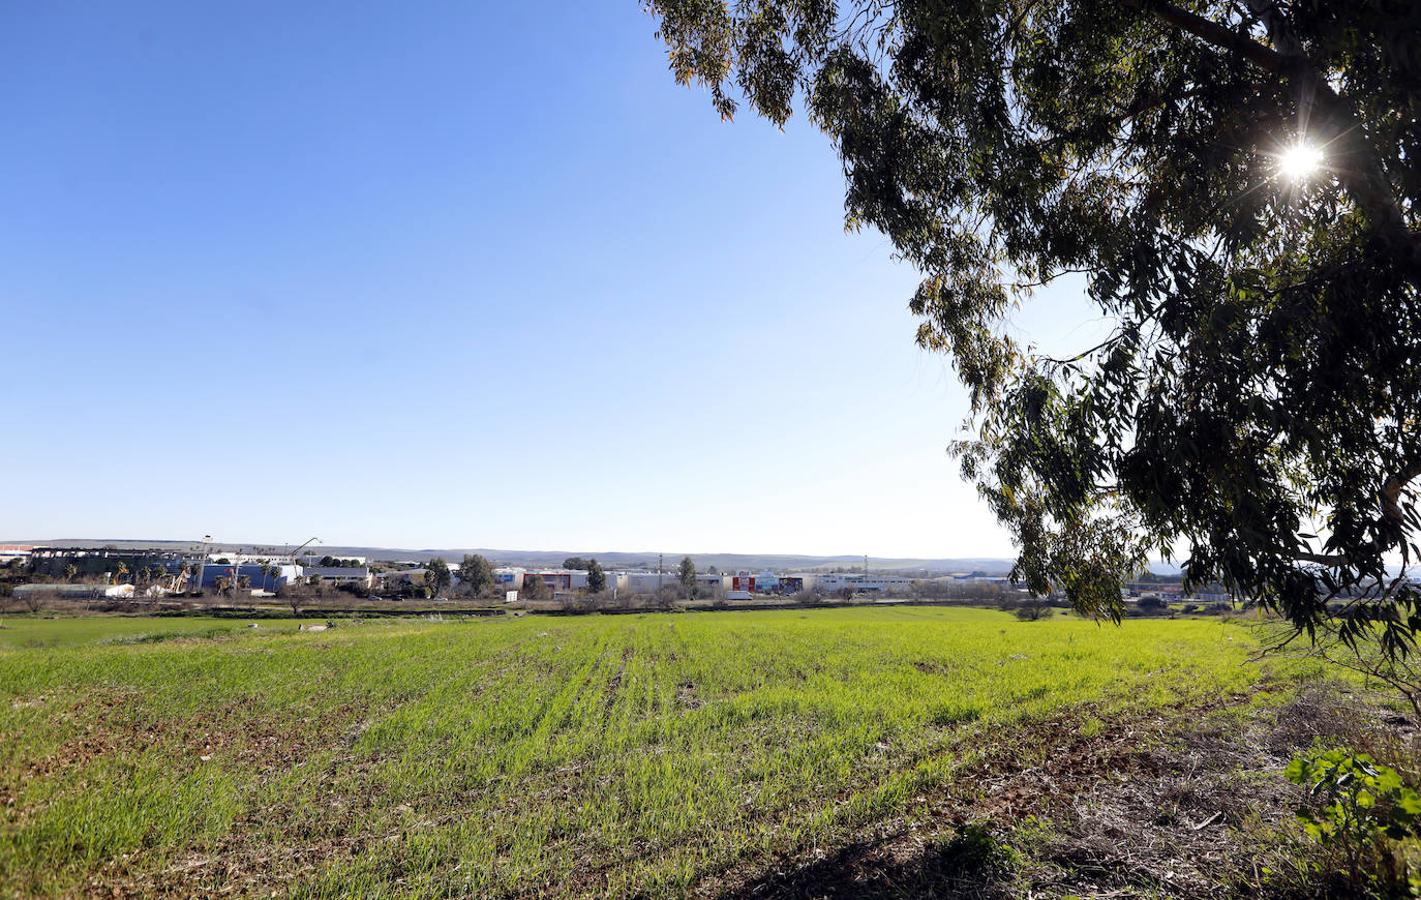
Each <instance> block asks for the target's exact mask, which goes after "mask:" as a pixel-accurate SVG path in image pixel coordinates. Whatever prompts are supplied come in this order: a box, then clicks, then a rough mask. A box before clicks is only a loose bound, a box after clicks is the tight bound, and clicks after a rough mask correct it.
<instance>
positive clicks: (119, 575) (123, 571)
mask: <svg viewBox="0 0 1421 900" xmlns="http://www.w3.org/2000/svg"><path fill="white" fill-rule="evenodd" d="M127 574H128V563H126V562H124V561H123V560H119V561H118V566H117V567H115V568H114V577H113V583H114V584H119V583H121V582H122V581H123V576H125V575H127Z"/></svg>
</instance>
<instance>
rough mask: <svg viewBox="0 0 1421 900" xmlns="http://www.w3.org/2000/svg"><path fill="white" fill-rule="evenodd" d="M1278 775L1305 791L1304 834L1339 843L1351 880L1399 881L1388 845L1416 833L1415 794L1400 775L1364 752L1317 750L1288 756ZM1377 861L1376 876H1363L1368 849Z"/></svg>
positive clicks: (1420, 812) (1401, 874) (1419, 819)
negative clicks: (1307, 802) (1286, 763)
mask: <svg viewBox="0 0 1421 900" xmlns="http://www.w3.org/2000/svg"><path fill="white" fill-rule="evenodd" d="M1284 774H1285V775H1286V776H1287V778H1288V780H1289V781H1291V782H1293V783H1294V784H1297V785H1301V786H1302V787H1303V788H1305V789H1306V790H1307V792H1308V796H1309V799H1310V803H1309V804H1307V805H1304V806H1303V807H1301V808H1300V809H1299V810H1298V818H1299V819H1300V820H1301V821H1302V823H1303V827H1304V828H1305V829H1306V830H1307V833H1308V834H1309V835H1311V836H1312V837H1313V838H1314V839H1315V840H1317V841H1318V842H1319V843H1321V844H1322V845H1324V846H1335V847H1337V848H1339V849H1340V850H1341V851H1342V853H1343V855H1344V857H1345V858H1346V860H1347V874H1348V876H1349V878H1351V880H1352V882H1353V884H1355V885H1361V884H1362V883H1363V882H1364V881H1376V880H1378V879H1382V880H1385V881H1386V882H1387V885H1386V886H1387V887H1397V886H1402V885H1405V884H1406V882H1407V881H1408V878H1407V873H1406V872H1405V871H1404V869H1405V866H1404V865H1398V862H1397V858H1398V857H1397V853H1396V852H1395V850H1396V848H1394V847H1393V846H1392V844H1391V842H1392V841H1400V840H1402V839H1404V838H1408V837H1417V836H1421V795H1418V794H1417V792H1416V791H1415V790H1413V789H1412V788H1410V787H1407V786H1406V785H1405V784H1403V783H1402V780H1401V776H1400V775H1399V774H1397V771H1396V770H1395V769H1393V768H1391V767H1390V766H1384V765H1382V764H1381V763H1378V762H1377V761H1376V760H1374V759H1372V757H1371V756H1369V755H1368V754H1366V753H1351V752H1348V751H1346V750H1322V751H1315V752H1313V753H1310V754H1304V755H1301V756H1296V757H1294V758H1293V760H1292V762H1290V763H1288V768H1287V769H1286V770H1285V772H1284ZM1369 851H1370V852H1371V853H1373V854H1375V857H1376V858H1377V859H1378V860H1379V861H1380V862H1381V863H1382V866H1380V867H1379V868H1381V869H1382V871H1381V872H1380V874H1379V875H1376V876H1370V877H1367V878H1364V877H1363V874H1362V869H1363V862H1364V859H1365V857H1366V855H1367V854H1368V852H1369Z"/></svg>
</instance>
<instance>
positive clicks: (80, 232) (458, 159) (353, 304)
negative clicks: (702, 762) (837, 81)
mask: <svg viewBox="0 0 1421 900" xmlns="http://www.w3.org/2000/svg"><path fill="white" fill-rule="evenodd" d="M654 29H655V23H654V21H653V20H652V19H650V18H649V17H647V16H646V15H645V14H643V13H642V12H641V10H640V9H639V7H638V4H637V3H636V2H635V0H603V2H597V3H573V2H568V3H562V4H556V5H555V4H552V3H544V4H508V3H490V4H475V3H469V2H427V3H420V4H396V3H393V2H388V3H356V4H351V3H348V2H342V3H335V2H305V3H300V4H291V3H275V2H266V3H262V2H246V3H240V4H238V3H200V4H194V3H178V2H163V3H158V2H146V3H145V2H132V3H124V4H92V3H71V2H62V0H45V2H11V3H8V4H5V5H4V6H3V7H0V59H3V60H4V62H3V67H4V77H3V78H0V127H3V133H4V134H5V135H6V137H5V139H4V140H3V141H0V304H3V309H4V310H5V317H4V318H5V321H6V323H7V326H8V330H9V338H10V339H9V340H7V341H6V350H5V353H4V355H3V357H0V376H3V382H4V384H5V385H6V394H7V397H8V398H9V405H10V416H9V420H10V422H11V426H12V427H11V429H9V430H8V435H7V438H6V441H5V444H6V454H5V458H6V460H7V466H6V468H7V470H8V471H9V473H10V475H11V478H10V479H8V480H9V481H10V484H9V486H8V488H7V492H6V494H7V496H6V503H5V504H4V511H3V512H0V538H47V537H61V536H85V537H140V538H175V539H179V538H191V537H195V536H200V535H202V534H212V535H213V536H214V537H216V538H217V539H219V540H224V541H252V542H255V541H275V542H281V541H300V540H304V539H305V538H306V537H309V536H310V535H312V534H315V535H319V536H320V537H321V538H322V539H324V540H325V541H326V542H327V543H332V544H384V545H392V546H405V547H429V546H440V547H449V546H492V547H508V548H513V547H517V548H528V549H535V548H549V549H552V548H566V549H573V550H593V551H595V550H598V549H622V550H666V551H668V552H685V551H702V552H711V551H717V552H730V551H740V552H776V551H778V552H803V553H870V554H874V555H879V556H968V555H1009V554H1010V552H1011V547H1010V543H1009V541H1008V540H1007V538H1006V536H1005V534H1004V533H1003V532H1002V531H1001V530H1000V529H999V528H998V527H997V526H996V525H995V524H994V523H993V522H992V521H991V519H990V516H989V515H988V514H987V513H986V511H985V509H984V508H983V507H982V506H981V504H980V503H979V502H978V501H977V500H976V498H975V495H974V493H973V491H972V489H971V488H970V487H969V486H967V485H965V484H962V483H960V482H959V480H958V478H957V474H956V469H955V466H954V464H953V463H952V462H951V461H950V460H949V459H948V458H947V456H946V454H945V453H944V447H945V446H946V445H947V443H948V442H949V441H950V440H951V439H953V437H954V436H955V435H956V428H957V426H958V425H959V424H960V422H961V421H962V418H963V416H964V415H965V413H966V403H965V397H964V394H963V392H962V391H961V390H960V389H959V388H958V386H957V385H956V382H955V379H954V377H953V376H952V373H951V370H950V368H949V365H948V362H947V360H946V359H944V358H941V357H936V356H932V355H929V354H925V353H922V352H920V351H918V350H917V349H916V348H915V347H914V345H913V342H912V335H913V330H914V327H915V322H914V320H913V318H912V317H911V316H910V315H909V314H908V312H907V311H906V300H907V297H908V296H909V294H910V292H911V289H912V286H913V284H914V282H915V280H916V279H915V276H914V274H913V272H912V271H911V270H909V269H908V268H907V267H905V266H902V265H899V264H895V263H894V262H893V261H892V260H891V248H890V247H889V245H888V243H887V241H886V240H885V239H884V238H883V237H882V236H881V235H878V234H876V233H866V234H858V235H846V234H845V233H844V231H843V228H842V210H841V200H842V196H843V185H842V178H841V172H840V168H839V164H838V161H837V159H836V158H835V157H834V155H833V153H832V150H831V148H830V146H829V145H828V142H827V141H826V140H825V139H824V138H823V136H822V135H820V134H819V133H817V132H815V131H814V130H813V129H812V128H810V127H809V126H808V125H807V124H806V123H805V122H804V121H803V120H796V121H795V122H793V123H792V124H791V126H790V127H789V128H787V129H786V130H785V131H784V132H780V131H778V130H776V129H774V128H773V127H771V126H769V125H767V124H766V123H764V122H762V121H758V120H755V119H753V118H751V117H750V116H749V115H748V114H747V115H744V116H742V117H741V118H740V119H738V120H737V121H736V122H735V123H733V124H724V123H722V122H720V121H719V120H718V119H717V117H716V116H715V114H714V113H713V112H712V110H711V109H710V106H709V103H708V102H707V100H706V98H705V96H704V94H702V93H700V92H696V91H688V90H686V89H683V88H679V87H677V86H676V85H675V84H674V83H673V82H672V80H671V77H670V75H669V74H668V73H667V71H666V66H665V57H664V53H663V50H662V48H661V47H660V45H659V44H658V43H657V42H656V41H655V39H654V38H653V31H654ZM1057 293H1058V296H1054V297H1048V298H1047V299H1048V301H1050V302H1048V303H1047V304H1046V306H1045V308H1046V310H1047V311H1046V312H1045V313H1043V314H1036V316H1035V318H1033V319H1031V320H1029V321H1030V322H1031V324H1032V325H1033V326H1034V327H1035V328H1037V329H1039V330H1041V331H1042V332H1043V333H1044V334H1045V335H1046V336H1047V337H1048V338H1052V339H1063V340H1065V341H1066V343H1068V344H1071V345H1074V344H1075V343H1076V342H1077V341H1076V338H1077V337H1079V339H1080V343H1081V345H1082V346H1085V345H1088V343H1089V342H1088V340H1087V339H1088V338H1089V337H1090V334H1091V333H1093V332H1090V328H1089V326H1087V328H1086V329H1085V331H1084V332H1076V331H1070V332H1067V331H1065V325H1064V324H1063V323H1066V322H1068V321H1072V313H1074V314H1078V313H1079V302H1078V301H1077V300H1076V299H1074V298H1073V297H1072V296H1070V294H1069V291H1066V290H1063V291H1060V292H1057Z"/></svg>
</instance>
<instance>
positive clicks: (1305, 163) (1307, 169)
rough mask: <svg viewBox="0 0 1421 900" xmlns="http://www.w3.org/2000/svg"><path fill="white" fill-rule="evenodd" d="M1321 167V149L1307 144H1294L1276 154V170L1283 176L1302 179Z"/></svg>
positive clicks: (1294, 179)
mask: <svg viewBox="0 0 1421 900" xmlns="http://www.w3.org/2000/svg"><path fill="white" fill-rule="evenodd" d="M1321 168H1322V151H1321V150H1319V149H1318V148H1316V147H1313V146H1310V145H1308V144H1295V145H1293V146H1292V147H1289V148H1288V149H1287V150H1284V151H1283V152H1282V153H1281V154H1280V155H1279V156H1278V172H1279V174H1281V175H1282V176H1283V177H1284V178H1290V179H1292V180H1293V181H1304V180H1306V179H1308V178H1311V177H1312V176H1313V175H1315V174H1316V173H1317V171H1318V170H1319V169H1321Z"/></svg>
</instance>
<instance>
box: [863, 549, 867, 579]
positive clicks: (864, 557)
mask: <svg viewBox="0 0 1421 900" xmlns="http://www.w3.org/2000/svg"><path fill="white" fill-rule="evenodd" d="M863 577H865V578H867V577H868V554H867V553H865V554H864V555H863Z"/></svg>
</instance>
